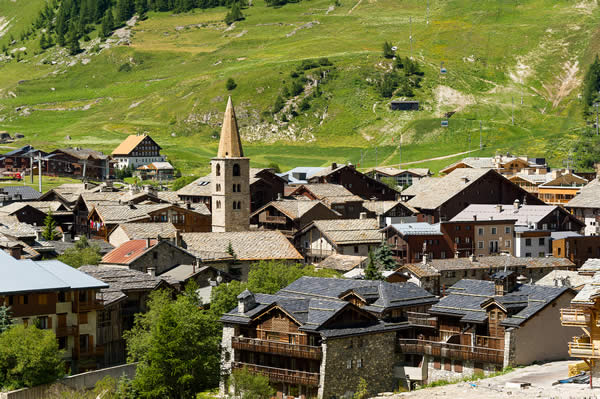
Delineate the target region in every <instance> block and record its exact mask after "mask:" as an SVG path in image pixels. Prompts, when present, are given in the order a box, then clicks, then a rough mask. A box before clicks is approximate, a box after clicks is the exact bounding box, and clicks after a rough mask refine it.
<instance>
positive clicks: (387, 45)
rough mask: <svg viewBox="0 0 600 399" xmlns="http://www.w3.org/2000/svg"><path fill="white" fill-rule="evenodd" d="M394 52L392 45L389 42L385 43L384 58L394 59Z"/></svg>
mask: <svg viewBox="0 0 600 399" xmlns="http://www.w3.org/2000/svg"><path fill="white" fill-rule="evenodd" d="M394 55H395V53H394V50H392V44H391V43H390V42H388V41H387V40H386V41H385V42H383V56H384V57H385V58H394Z"/></svg>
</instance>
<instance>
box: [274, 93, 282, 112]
mask: <svg viewBox="0 0 600 399" xmlns="http://www.w3.org/2000/svg"><path fill="white" fill-rule="evenodd" d="M284 106H285V102H284V101H283V98H282V97H281V96H277V98H276V99H275V104H273V113H274V114H276V113H278V112H279V111H281V110H282V109H283V107H284Z"/></svg>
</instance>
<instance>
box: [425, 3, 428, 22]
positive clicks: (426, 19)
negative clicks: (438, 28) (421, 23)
mask: <svg viewBox="0 0 600 399" xmlns="http://www.w3.org/2000/svg"><path fill="white" fill-rule="evenodd" d="M425 25H429V0H427V12H426V14H425Z"/></svg>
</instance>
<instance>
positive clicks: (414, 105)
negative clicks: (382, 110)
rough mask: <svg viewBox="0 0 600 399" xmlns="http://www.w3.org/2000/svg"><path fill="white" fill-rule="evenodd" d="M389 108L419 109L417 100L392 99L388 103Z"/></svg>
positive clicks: (400, 109) (394, 109)
mask: <svg viewBox="0 0 600 399" xmlns="http://www.w3.org/2000/svg"><path fill="white" fill-rule="evenodd" d="M390 109H391V110H392V111H418V110H419V102H418V101H400V100H393V101H392V102H391V103H390Z"/></svg>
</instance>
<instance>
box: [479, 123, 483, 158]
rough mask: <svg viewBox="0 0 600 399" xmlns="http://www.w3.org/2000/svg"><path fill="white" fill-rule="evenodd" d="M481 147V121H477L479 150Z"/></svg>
mask: <svg viewBox="0 0 600 399" xmlns="http://www.w3.org/2000/svg"><path fill="white" fill-rule="evenodd" d="M482 148H483V142H482V141H481V121H479V150H480V151H481V149H482Z"/></svg>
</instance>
